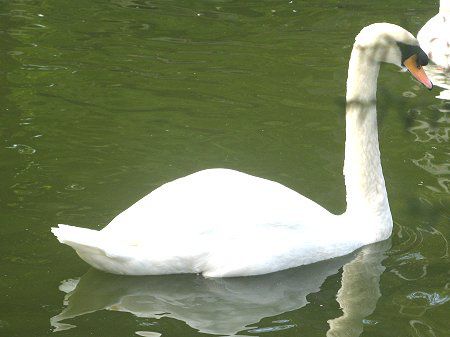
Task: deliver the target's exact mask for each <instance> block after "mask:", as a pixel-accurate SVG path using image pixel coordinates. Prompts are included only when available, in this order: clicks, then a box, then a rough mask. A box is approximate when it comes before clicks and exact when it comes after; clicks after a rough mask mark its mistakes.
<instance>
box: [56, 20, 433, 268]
mask: <svg viewBox="0 0 450 337" xmlns="http://www.w3.org/2000/svg"><path fill="white" fill-rule="evenodd" d="M411 60H414V62H413V63H414V64H413V65H412V66H411V64H412V63H411V62H412V61H411ZM380 62H389V63H394V64H396V65H398V66H401V67H403V66H407V67H408V69H409V70H410V71H411V73H412V74H413V75H414V76H415V77H416V78H417V79H419V80H420V81H421V82H422V83H424V84H425V85H426V86H428V87H431V82H429V81H428V79H427V78H426V75H425V73H424V72H423V69H421V65H424V64H426V62H427V57H426V55H425V54H424V52H423V51H422V50H421V49H420V48H419V47H418V42H417V40H416V39H415V38H414V37H413V36H412V35H411V34H410V33H409V32H407V31H406V30H404V29H403V28H401V27H399V26H396V25H392V24H387V23H378V24H373V25H370V26H368V27H365V28H364V29H363V30H362V31H361V32H360V33H359V34H358V36H357V37H356V40H355V45H354V48H353V51H352V55H351V59H350V63H349V73H348V81H347V111H346V144H345V161H344V175H345V185H346V190H347V210H346V211H345V212H344V213H343V214H341V215H334V214H331V213H330V212H328V211H327V210H326V209H324V208H323V207H322V206H320V205H318V204H317V203H315V202H313V201H311V200H310V199H308V198H306V197H304V196H302V195H301V194H299V193H297V192H295V191H293V190H291V189H289V188H288V187H285V186H283V185H281V184H279V183H276V182H273V181H270V180H267V179H263V178H258V177H254V176H251V175H248V174H245V173H241V172H238V171H234V170H229V169H220V168H219V169H208V170H203V171H199V172H196V173H193V174H191V175H188V176H186V177H183V178H180V179H177V180H174V181H172V182H169V183H167V184H164V185H162V186H161V187H159V188H157V189H156V190H154V191H153V192H151V193H150V194H148V195H147V196H145V197H144V198H142V199H141V200H139V201H138V202H136V203H135V204H134V205H133V206H131V207H130V208H128V209H127V210H125V211H124V212H122V213H121V214H119V215H118V216H117V217H116V218H114V219H113V220H112V221H111V223H109V224H108V225H107V226H106V227H105V228H103V229H102V230H100V231H97V230H91V229H86V228H79V227H74V226H68V225H59V226H58V227H57V228H53V229H52V232H53V233H54V234H55V235H56V236H57V238H58V240H59V241H60V242H62V243H65V244H67V245H69V246H71V247H73V248H74V249H75V250H76V252H77V253H78V255H79V256H80V257H81V258H82V259H83V260H85V261H86V262H88V263H89V264H91V265H92V266H94V267H95V268H97V269H100V270H103V271H107V272H111V273H116V274H129V275H154V274H174V273H202V274H203V275H204V276H206V277H228V276H247V275H258V274H266V273H270V272H275V271H278V270H283V269H287V268H292V267H296V266H300V265H305V264H310V263H314V262H317V261H320V260H326V259H330V258H334V257H337V256H342V255H345V254H348V253H350V252H352V251H354V250H355V249H357V248H359V247H361V246H363V245H366V244H369V243H373V242H377V241H381V240H384V239H386V238H388V237H389V236H390V234H391V231H392V217H391V212H390V209H389V203H388V198H387V193H386V188H385V182H384V178H383V173H382V169H381V162H380V152H379V146H378V131H377V118H376V106H375V98H376V82H377V76H378V71H379V67H380ZM416 68H417V69H416ZM424 76H425V77H424Z"/></svg>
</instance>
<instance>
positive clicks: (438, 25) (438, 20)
mask: <svg viewBox="0 0 450 337" xmlns="http://www.w3.org/2000/svg"><path fill="white" fill-rule="evenodd" d="M417 39H418V40H419V43H420V47H421V48H422V49H423V50H424V51H425V52H426V53H427V55H428V57H429V58H430V59H431V60H432V61H433V62H434V63H435V64H437V65H438V66H440V67H442V68H443V70H444V71H447V72H450V0H441V1H440V5H439V13H438V14H436V15H435V16H433V17H432V18H431V19H430V20H428V22H427V23H426V24H425V25H424V26H423V27H422V28H421V29H420V31H419V33H417Z"/></svg>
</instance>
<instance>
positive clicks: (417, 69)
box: [403, 54, 433, 90]
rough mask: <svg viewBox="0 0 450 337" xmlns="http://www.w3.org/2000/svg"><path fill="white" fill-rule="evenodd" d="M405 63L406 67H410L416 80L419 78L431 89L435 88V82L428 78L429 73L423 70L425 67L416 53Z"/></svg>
mask: <svg viewBox="0 0 450 337" xmlns="http://www.w3.org/2000/svg"><path fill="white" fill-rule="evenodd" d="M403 64H404V65H405V67H406V68H408V70H409V72H410V73H411V74H412V75H413V76H414V77H415V78H416V80H418V81H419V82H420V83H422V84H423V85H424V86H426V87H427V88H428V89H430V90H431V89H432V88H433V83H431V81H430V80H429V79H428V77H427V74H425V71H424V70H423V67H422V66H421V65H420V64H418V63H417V55H416V54H414V55H413V56H411V57H410V58H408V59H406V60H405V62H403Z"/></svg>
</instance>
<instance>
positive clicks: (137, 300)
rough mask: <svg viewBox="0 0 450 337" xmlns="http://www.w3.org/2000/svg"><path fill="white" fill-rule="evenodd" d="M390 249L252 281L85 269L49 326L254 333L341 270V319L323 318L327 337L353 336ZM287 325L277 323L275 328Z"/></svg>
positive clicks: (371, 303) (367, 250)
mask: <svg viewBox="0 0 450 337" xmlns="http://www.w3.org/2000/svg"><path fill="white" fill-rule="evenodd" d="M390 245H391V243H390V241H389V240H388V241H383V242H379V243H376V244H372V245H369V246H366V247H363V248H362V249H360V250H359V251H358V252H356V253H354V254H350V255H347V256H345V257H340V258H335V259H332V260H328V261H323V262H320V263H316V264H313V265H309V266H303V267H299V268H294V269H290V270H285V271H281V272H277V273H273V274H268V275H263V276H255V277H241V278H226V279H206V278H204V277H202V276H200V275H169V276H147V277H130V276H117V275H110V274H105V273H102V272H99V271H96V270H94V269H91V270H89V271H88V272H87V273H86V274H85V275H83V276H82V277H81V278H80V279H79V280H66V281H63V282H62V284H61V285H60V290H62V291H64V292H66V293H67V295H66V296H65V300H64V303H65V305H66V307H65V309H64V310H63V311H62V312H61V313H60V314H58V315H56V316H54V317H52V318H51V319H50V323H51V325H52V326H53V328H54V331H61V330H66V329H70V328H74V327H75V326H74V325H72V324H68V323H63V321H65V320H69V319H73V318H76V317H79V316H82V315H87V314H90V313H94V312H96V311H100V310H111V311H121V312H129V313H132V314H133V315H135V316H137V317H143V318H153V319H159V318H161V317H170V318H174V319H177V320H181V321H183V322H186V323H187V324H188V325H189V326H191V327H192V328H194V329H197V330H199V331H200V332H203V333H210V334H217V335H235V334H255V333H258V328H257V327H256V328H255V325H257V324H256V323H257V322H259V321H260V320H261V319H263V318H266V317H271V316H276V315H280V314H283V313H286V312H289V311H293V310H296V309H299V308H302V307H303V306H305V305H306V304H307V303H308V301H307V298H306V297H307V295H309V294H311V293H314V292H318V291H319V290H320V288H321V285H322V284H323V282H324V281H325V280H326V279H327V277H329V276H331V275H334V274H337V273H338V272H339V270H340V269H341V268H343V272H342V281H341V288H340V289H339V291H338V293H337V301H338V303H339V304H340V307H341V309H342V316H340V317H337V318H334V319H332V320H330V321H329V326H330V328H329V331H328V333H327V336H354V337H356V336H359V335H360V334H361V332H362V330H363V319H364V318H365V317H367V316H368V315H370V314H371V313H372V312H373V311H374V310H375V307H376V303H377V301H378V298H379V297H380V289H379V280H380V275H381V274H382V273H383V271H384V269H385V268H384V267H383V266H382V261H383V259H384V258H385V252H386V251H387V250H388V249H389V248H390ZM281 323H283V322H281ZM249 326H251V328H249ZM294 326H295V324H290V323H284V325H280V326H277V327H276V328H277V329H289V328H291V327H294ZM139 333H140V332H139Z"/></svg>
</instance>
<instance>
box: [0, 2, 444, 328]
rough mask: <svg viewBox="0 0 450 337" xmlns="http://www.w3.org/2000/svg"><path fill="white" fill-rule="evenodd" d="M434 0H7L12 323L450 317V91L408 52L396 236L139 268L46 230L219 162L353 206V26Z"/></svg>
mask: <svg viewBox="0 0 450 337" xmlns="http://www.w3.org/2000/svg"><path fill="white" fill-rule="evenodd" d="M436 11H437V4H436V3H432V2H430V1H423V0H422V1H419V0H412V1H408V2H399V1H384V0H378V1H368V0H367V1H361V0H348V1H331V0H328V1H296V0H293V1H288V0H285V1H245V2H244V1H220V0H215V1H167V0H166V1H139V0H135V1H133V0H112V1H63V0H60V1H0V43H1V44H0V47H1V48H0V53H1V54H0V62H1V63H0V74H1V77H0V141H1V146H0V156H1V157H0V158H1V161H0V170H1V179H0V187H1V188H0V207H1V212H0V335H1V336H50V335H52V336H137V335H141V336H160V335H162V336H204V335H208V334H225V335H227V334H239V335H247V336H271V337H275V336H277V337H279V336H308V337H310V336H325V335H326V333H327V331H329V330H330V331H329V332H328V334H329V335H330V336H352V337H353V336H359V335H361V336H373V337H375V336H377V337H380V336H392V337H397V336H412V337H422V336H427V337H428V336H437V337H442V336H449V335H450V324H449V321H448V318H449V314H450V306H449V299H450V281H449V280H450V275H449V251H448V239H449V236H450V229H449V227H448V225H449V203H450V197H449V194H450V190H449V189H450V177H449V173H450V167H449V165H450V164H449V146H448V137H449V130H450V117H449V111H450V103H449V102H445V101H443V100H438V99H436V98H435V96H436V95H438V92H439V90H434V91H433V92H428V91H427V90H426V89H425V88H423V87H420V86H418V85H417V84H416V82H414V80H413V79H411V77H410V76H409V75H407V74H401V73H399V72H398V70H397V69H396V68H395V67H392V66H383V67H382V72H381V74H380V78H379V91H378V92H379V94H378V98H379V102H378V109H379V120H380V143H381V152H382V160H383V169H384V174H385V178H386V182H387V189H388V193H389V198H390V205H391V210H392V214H393V218H394V222H395V227H394V233H393V235H392V238H391V240H389V241H388V242H383V243H380V244H378V245H373V246H369V247H367V248H365V249H364V250H362V251H360V252H357V253H355V254H353V255H352V256H349V257H345V258H342V259H337V260H333V261H327V262H324V263H321V264H318V265H314V266H308V267H304V268H298V269H294V270H290V271H285V272H281V273H276V274H274V275H268V276H263V277H256V278H248V279H237V280H205V279H203V278H201V277H199V276H195V275H187V276H185V275H181V276H168V277H147V278H129V277H125V278H124V277H116V276H112V275H105V274H102V273H99V272H96V271H93V270H90V269H89V267H88V265H86V264H85V263H84V262H83V261H81V259H79V258H78V257H77V256H76V254H75V253H74V252H73V251H72V250H71V249H70V248H68V247H66V246H62V245H60V244H59V243H58V242H57V240H56V239H55V238H54V237H53V235H52V234H51V233H50V230H49V229H50V227H51V226H54V225H55V224H58V223H67V224H72V225H77V226H84V227H90V228H101V227H103V226H104V225H106V224H107V223H108V222H109V221H110V220H111V219H112V217H114V216H115V215H117V214H118V213H120V212H121V211H122V210H124V209H125V208H126V207H128V206H129V205H131V204H132V203H133V202H135V201H136V200H138V199H139V198H140V197H142V196H144V195H145V194H147V193H148V192H150V191H151V190H152V189H154V188H156V187H158V186H159V185H160V184H162V183H163V182H166V181H169V180H171V179H174V178H177V177H180V176H183V175H187V174H189V173H192V172H194V171H196V170H200V169H204V168H209V167H228V168H233V169H238V170H241V171H244V172H248V173H251V174H254V175H258V176H262V177H265V178H269V179H271V180H276V181H279V182H281V183H283V184H285V185H287V186H289V187H291V188H293V189H295V190H297V191H299V192H301V193H302V194H304V195H306V196H308V197H309V198H311V199H313V200H315V201H317V202H318V203H319V204H321V205H323V206H325V207H326V208H328V209H329V210H331V211H333V212H342V211H343V210H344V207H345V190H344V183H343V177H342V164H343V144H344V128H345V125H344V115H343V112H344V95H345V92H344V89H345V80H346V72H347V62H348V58H349V53H350V50H351V45H352V41H353V39H354V36H355V35H356V34H357V33H358V31H359V30H360V29H361V28H362V27H363V26H365V25H367V24H369V23H372V22H377V21H388V22H392V23H396V24H400V25H402V26H403V27H405V28H407V29H408V30H410V31H411V32H413V33H416V32H417V31H418V30H419V29H420V27H421V26H422V25H423V24H424V23H425V22H426V21H427V20H428V18H430V17H431V16H433V15H434V14H435V12H436ZM174 235H176V233H174ZM249 239H251V238H249ZM80 278H81V279H80ZM69 279H72V281H66V282H64V283H62V282H63V281H64V280H69ZM78 279H80V280H79V281H78ZM77 282H78V285H77V289H76V290H75V292H74V293H72V295H71V297H70V298H68V301H64V297H65V296H66V294H65V292H64V291H62V290H65V291H70V290H72V289H73V287H74V286H75V285H76V284H77ZM61 284H62V285H61ZM60 285H61V289H59V287H60ZM340 289H341V290H340ZM66 299H67V298H66ZM67 304H68V305H69V306H66V305H67ZM63 310H65V313H63V314H61V312H62V311H63ZM58 315H59V316H58ZM64 315H65V316H64ZM52 317H53V318H52ZM55 317H56V318H55ZM51 318H52V321H51ZM62 318H65V319H62Z"/></svg>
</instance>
